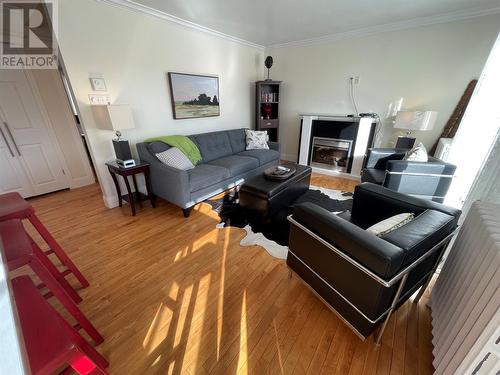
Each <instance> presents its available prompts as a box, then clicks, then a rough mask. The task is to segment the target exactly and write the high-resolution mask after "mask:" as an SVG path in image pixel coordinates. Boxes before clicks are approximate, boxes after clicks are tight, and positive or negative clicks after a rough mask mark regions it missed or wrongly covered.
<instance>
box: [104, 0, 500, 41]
mask: <svg viewBox="0 0 500 375" xmlns="http://www.w3.org/2000/svg"><path fill="white" fill-rule="evenodd" d="M96 1H98V2H101V3H106V4H109V5H112V6H116V7H120V8H124V9H128V10H131V11H134V12H137V13H143V14H147V15H149V16H153V17H156V18H159V19H162V20H164V21H170V22H173V23H176V24H178V25H181V26H184V27H187V28H190V29H193V30H196V31H200V32H203V33H206V34H209V35H212V36H215V37H218V38H221V39H225V40H228V41H231V42H235V43H238V44H242V45H245V46H249V47H253V48H257V49H259V50H264V49H276V48H286V47H302V46H309V45H317V44H325V43H331V42H336V41H339V40H343V39H351V38H360V37H366V36H371V35H376V34H381V33H386V32H390V31H398V30H405V29H412V28H417V27H422V26H429V25H435V24H440V23H447V22H453V21H461V20H466V19H469V18H476V17H482V16H488V15H493V14H498V13H500V7H495V8H489V9H477V8H474V9H468V10H463V11H458V12H450V13H443V14H439V15H435V16H429V17H419V18H413V19H410V20H404V21H398V22H393V23H387V24H383V25H376V26H369V27H364V28H359V29H355V30H350V31H345V32H341V33H335V34H329V35H325V36H320V37H316V38H309V39H302V40H295V41H290V42H285V43H276V44H271V45H267V46H264V45H261V44H257V43H253V42H250V41H248V40H245V39H241V38H238V37H235V36H232V35H229V34H225V33H223V32H220V31H217V30H214V29H210V28H208V27H205V26H202V25H199V24H197V23H194V22H191V21H187V20H184V19H182V18H180V17H177V16H173V15H171V14H168V13H166V12H162V11H160V10H157V9H154V8H151V7H148V6H146V5H142V4H139V3H137V2H135V1H133V0H96Z"/></svg>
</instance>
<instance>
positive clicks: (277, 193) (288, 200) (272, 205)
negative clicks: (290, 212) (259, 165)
mask: <svg viewBox="0 0 500 375" xmlns="http://www.w3.org/2000/svg"><path fill="white" fill-rule="evenodd" d="M282 165H285V166H291V167H294V168H295V169H296V172H295V174H294V175H293V176H292V177H290V178H289V179H287V180H284V181H273V180H269V179H267V178H266V177H265V176H264V174H259V175H258V176H255V177H252V178H249V179H248V180H246V181H245V183H244V184H243V185H242V186H241V187H240V191H239V196H240V206H241V207H243V208H245V209H247V210H249V211H253V212H255V213H258V214H259V215H260V216H262V217H265V218H269V217H272V216H273V215H274V214H276V213H277V212H278V211H280V210H281V209H283V208H285V207H287V206H289V205H290V204H292V203H293V202H295V201H296V200H297V199H298V198H299V197H300V196H301V195H302V194H304V193H305V192H307V190H308V189H309V184H310V182H311V167H309V166H305V165H299V164H295V163H285V164H282Z"/></svg>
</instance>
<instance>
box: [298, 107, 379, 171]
mask: <svg viewBox="0 0 500 375" xmlns="http://www.w3.org/2000/svg"><path fill="white" fill-rule="evenodd" d="M299 117H300V119H301V120H302V129H301V133H300V145H299V164H302V165H309V164H310V158H311V155H310V151H311V150H310V144H311V137H312V130H313V121H315V120H322V121H332V122H354V123H356V122H357V123H359V125H358V131H357V134H356V138H355V140H356V142H355V146H354V150H353V151H352V153H351V155H352V158H353V160H352V167H351V172H350V173H349V174H346V173H341V172H333V171H331V170H328V169H324V168H318V167H312V168H313V171H315V172H318V173H326V174H334V175H339V174H340V175H346V177H351V178H355V179H359V177H360V175H361V169H362V167H363V160H364V157H365V153H366V150H367V148H368V146H369V145H368V142H369V139H370V131H371V129H372V126H373V124H374V119H373V118H371V117H357V116H342V115H336V114H327V113H300V114H299ZM332 126H335V125H333V124H332Z"/></svg>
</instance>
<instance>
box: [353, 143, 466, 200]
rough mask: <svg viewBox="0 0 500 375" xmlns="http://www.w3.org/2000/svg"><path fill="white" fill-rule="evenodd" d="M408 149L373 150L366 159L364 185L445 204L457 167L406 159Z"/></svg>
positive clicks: (433, 161) (431, 160) (363, 175)
mask: <svg viewBox="0 0 500 375" xmlns="http://www.w3.org/2000/svg"><path fill="white" fill-rule="evenodd" d="M406 151H407V150H404V149H397V148H371V149H368V152H367V154H366V157H365V162H364V166H363V171H362V173H361V182H372V183H375V184H378V185H382V186H384V187H386V188H388V189H391V190H393V191H398V192H400V193H405V194H409V195H413V196H417V197H420V198H424V199H430V200H433V201H435V202H439V203H443V201H444V198H445V196H446V193H447V192H448V189H449V187H450V184H451V181H452V179H453V175H454V174H455V170H456V168H457V167H456V166H455V165H453V164H450V163H446V162H444V161H442V160H439V159H436V158H434V157H432V156H429V160H428V161H427V162H421V161H407V160H403V158H404V156H405V153H406Z"/></svg>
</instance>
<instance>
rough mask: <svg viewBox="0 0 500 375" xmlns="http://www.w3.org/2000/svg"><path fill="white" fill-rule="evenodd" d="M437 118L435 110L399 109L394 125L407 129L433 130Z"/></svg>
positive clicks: (397, 127)
mask: <svg viewBox="0 0 500 375" xmlns="http://www.w3.org/2000/svg"><path fill="white" fill-rule="evenodd" d="M436 118H437V112H435V111H398V113H397V115H396V121H395V123H394V127H395V128H396V129H407V130H420V131H425V130H432V129H433V128H434V123H435V122H436Z"/></svg>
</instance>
